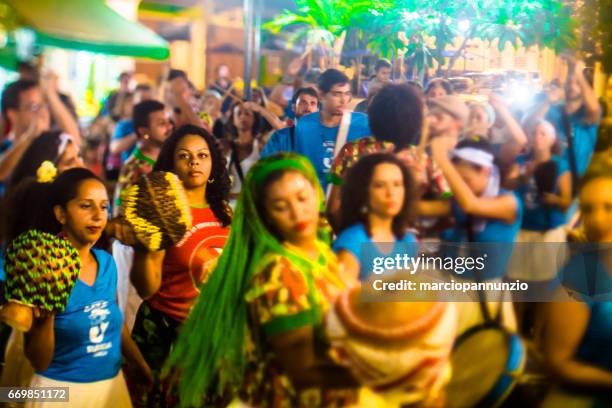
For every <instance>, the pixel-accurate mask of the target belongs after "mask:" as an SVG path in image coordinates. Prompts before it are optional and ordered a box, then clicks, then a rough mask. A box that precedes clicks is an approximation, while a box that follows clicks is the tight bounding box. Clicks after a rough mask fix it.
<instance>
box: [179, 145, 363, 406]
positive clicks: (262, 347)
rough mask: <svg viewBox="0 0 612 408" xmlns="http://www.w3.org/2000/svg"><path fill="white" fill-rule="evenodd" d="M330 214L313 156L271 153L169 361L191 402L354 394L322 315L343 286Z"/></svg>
mask: <svg viewBox="0 0 612 408" xmlns="http://www.w3.org/2000/svg"><path fill="white" fill-rule="evenodd" d="M323 209H324V207H323V192H322V190H321V187H320V185H319V182H318V180H317V175H316V173H315V170H314V168H313V167H312V165H311V164H310V162H309V161H308V160H307V159H306V158H304V157H302V156H297V155H293V154H282V155H278V156H272V157H269V158H267V159H265V160H262V161H260V162H258V163H257V164H256V165H255V166H254V167H253V168H252V169H251V170H250V171H249V173H248V174H247V176H246V178H245V180H244V184H243V188H242V192H241V194H240V198H239V200H238V203H237V207H236V213H235V215H234V218H233V220H232V227H231V232H230V237H229V239H228V241H227V244H226V246H225V249H224V251H223V254H222V256H221V257H220V258H219V262H218V264H217V267H216V269H215V272H214V273H213V274H212V275H211V278H210V280H209V281H208V283H207V284H206V285H205V286H203V287H202V293H201V294H200V296H199V299H198V302H197V304H196V305H195V306H194V309H193V310H192V312H191V314H190V315H189V318H188V319H187V322H186V323H185V325H184V327H183V329H182V331H181V334H180V336H179V340H178V342H177V344H176V348H175V349H174V351H173V353H172V354H171V356H170V361H169V363H170V365H171V366H174V367H176V368H178V372H180V377H181V379H180V384H179V394H180V399H181V403H182V404H183V405H186V406H192V405H196V406H197V405H202V404H206V405H208V406H209V405H216V402H218V401H219V400H225V402H229V401H230V400H231V399H233V398H240V399H242V400H243V401H245V402H247V403H249V404H250V405H253V406H274V407H276V406H281V405H282V406H292V407H298V406H325V405H331V404H338V403H339V404H343V403H346V402H348V401H347V399H346V398H352V396H353V392H352V388H353V387H355V386H356V383H355V381H354V379H353V378H352V377H351V376H350V374H349V373H348V371H346V370H345V369H344V368H343V367H340V366H337V365H335V364H334V363H333V362H332V361H331V359H330V358H329V357H328V356H327V353H326V341H325V339H324V337H323V330H322V320H323V316H324V314H325V312H326V311H327V310H328V308H329V306H330V305H331V304H332V302H333V300H334V299H335V297H336V296H337V295H338V294H339V292H340V291H341V290H342V289H343V288H344V283H343V281H342V279H341V278H340V276H339V269H338V263H337V259H336V257H335V255H334V254H333V252H332V251H331V250H330V248H329V246H328V243H327V242H325V240H324V239H322V237H323V236H324V235H325V233H326V231H327V230H326V229H324V228H322V227H321V223H320V220H319V214H320V213H321V212H322V211H323ZM205 396H206V397H205ZM213 401H214V402H213Z"/></svg>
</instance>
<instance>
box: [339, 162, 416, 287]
mask: <svg viewBox="0 0 612 408" xmlns="http://www.w3.org/2000/svg"><path fill="white" fill-rule="evenodd" d="M414 190H415V188H414V182H413V180H412V177H411V176H410V173H409V170H408V169H407V168H406V167H405V166H403V164H402V162H401V161H400V159H398V158H397V157H395V156H394V155H392V154H390V153H374V154H370V155H368V156H365V157H363V158H362V159H360V160H359V161H358V162H357V163H356V164H355V165H354V166H353V167H351V169H350V170H349V172H348V176H347V178H346V183H345V184H344V185H343V186H342V198H341V203H342V204H341V206H340V220H339V221H340V222H339V230H340V231H341V232H340V234H338V237H337V238H336V241H335V242H334V245H333V248H334V251H336V253H337V254H338V259H339V261H340V264H341V265H342V266H343V272H344V273H345V274H346V275H347V276H349V277H350V278H352V279H354V280H357V278H359V279H360V280H365V279H367V277H368V275H369V274H370V272H371V268H368V266H367V265H365V264H364V262H365V259H366V258H367V256H364V255H365V254H363V253H362V245H363V244H372V245H374V246H373V247H372V248H375V247H376V245H375V243H383V242H384V243H387V244H388V245H387V246H390V248H392V250H393V251H394V253H395V252H404V251H409V252H415V253H416V245H415V244H416V243H417V240H416V237H415V236H414V234H413V233H411V232H410V231H408V228H409V225H410V221H411V218H412V215H413V212H414V207H415V202H416V199H417V195H416V194H414ZM396 244H399V246H397V247H396ZM383 246H384V245H383ZM390 248H389V249H390ZM374 251H375V252H378V251H377V250H374ZM365 263H366V264H367V262H365Z"/></svg>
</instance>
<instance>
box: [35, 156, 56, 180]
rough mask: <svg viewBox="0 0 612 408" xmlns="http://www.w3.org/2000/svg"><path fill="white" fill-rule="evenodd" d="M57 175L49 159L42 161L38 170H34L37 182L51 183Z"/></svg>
mask: <svg viewBox="0 0 612 408" xmlns="http://www.w3.org/2000/svg"><path fill="white" fill-rule="evenodd" d="M56 176H57V169H56V168H55V165H54V164H53V163H52V162H50V161H49V160H45V161H44V162H42V164H41V165H40V167H39V168H38V170H36V179H37V181H38V182H39V183H51V182H52V181H53V180H55V177H56Z"/></svg>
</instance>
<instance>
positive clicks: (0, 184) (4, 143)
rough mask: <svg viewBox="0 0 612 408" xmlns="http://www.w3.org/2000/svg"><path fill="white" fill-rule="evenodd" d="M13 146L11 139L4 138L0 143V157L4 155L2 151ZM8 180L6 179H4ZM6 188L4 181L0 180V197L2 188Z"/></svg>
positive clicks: (4, 151) (2, 193) (2, 191)
mask: <svg viewBox="0 0 612 408" xmlns="http://www.w3.org/2000/svg"><path fill="white" fill-rule="evenodd" d="M12 146H13V141H12V140H10V139H4V140H3V141H2V142H1V143H0V157H2V156H3V155H4V153H6V151H7V150H8V149H10V148H11V147H12ZM5 181H8V180H5ZM5 189H6V185H5V182H3V181H1V180H0V197H2V196H3V195H4V190H5Z"/></svg>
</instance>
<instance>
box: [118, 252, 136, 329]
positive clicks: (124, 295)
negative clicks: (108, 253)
mask: <svg viewBox="0 0 612 408" xmlns="http://www.w3.org/2000/svg"><path fill="white" fill-rule="evenodd" d="M113 258H114V259H115V263H116V264H117V302H118V303H119V309H121V312H122V313H123V319H124V321H125V324H126V325H127V327H128V329H129V330H130V331H131V330H132V327H133V326H134V320H136V312H137V311H138V307H139V306H140V303H141V302H142V299H141V298H140V296H138V293H136V289H135V288H134V286H133V285H132V284H131V282H130V271H131V270H132V264H133V263H134V248H132V247H131V246H127V245H123V244H122V243H121V242H119V241H115V242H113Z"/></svg>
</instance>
